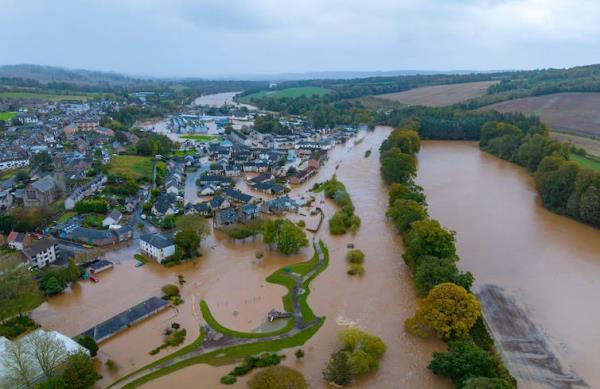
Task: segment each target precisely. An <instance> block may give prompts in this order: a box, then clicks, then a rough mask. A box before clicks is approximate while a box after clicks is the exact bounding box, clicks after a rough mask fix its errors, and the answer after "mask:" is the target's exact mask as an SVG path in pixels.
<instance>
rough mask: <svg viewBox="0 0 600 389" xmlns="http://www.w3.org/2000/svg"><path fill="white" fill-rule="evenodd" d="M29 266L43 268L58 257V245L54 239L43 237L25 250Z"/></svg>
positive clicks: (24, 254) (24, 253)
mask: <svg viewBox="0 0 600 389" xmlns="http://www.w3.org/2000/svg"><path fill="white" fill-rule="evenodd" d="M23 256H24V257H25V259H26V260H27V263H29V266H31V267H35V268H38V269H42V268H44V267H46V266H48V265H50V264H51V263H54V262H56V259H57V258H58V245H57V244H56V241H55V240H54V239H50V238H43V239H41V240H39V241H36V242H35V243H33V244H31V245H30V246H29V247H26V248H25V249H24V250H23Z"/></svg>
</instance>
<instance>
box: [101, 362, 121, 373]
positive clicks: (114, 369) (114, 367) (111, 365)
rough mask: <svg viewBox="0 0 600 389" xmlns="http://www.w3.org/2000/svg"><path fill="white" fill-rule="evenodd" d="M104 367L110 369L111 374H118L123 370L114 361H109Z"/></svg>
mask: <svg viewBox="0 0 600 389" xmlns="http://www.w3.org/2000/svg"><path fill="white" fill-rule="evenodd" d="M104 365H106V368H107V369H108V371H110V372H111V373H116V372H118V371H119V369H120V368H121V367H120V366H119V365H118V364H117V362H115V361H113V360H112V359H107V360H106V362H105V363H104Z"/></svg>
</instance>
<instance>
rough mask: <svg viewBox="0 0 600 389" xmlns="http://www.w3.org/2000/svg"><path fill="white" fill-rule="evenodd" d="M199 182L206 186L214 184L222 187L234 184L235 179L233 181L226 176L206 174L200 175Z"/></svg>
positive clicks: (200, 184)
mask: <svg viewBox="0 0 600 389" xmlns="http://www.w3.org/2000/svg"><path fill="white" fill-rule="evenodd" d="M197 184H198V185H199V186H204V185H206V184H214V185H218V186H221V187H222V186H229V185H231V184H233V181H231V178H229V177H225V176H219V175H205V176H200V178H198V181H197Z"/></svg>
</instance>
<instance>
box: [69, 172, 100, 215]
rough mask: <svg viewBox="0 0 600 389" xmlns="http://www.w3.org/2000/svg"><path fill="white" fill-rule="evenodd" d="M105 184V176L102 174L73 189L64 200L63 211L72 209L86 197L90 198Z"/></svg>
mask: <svg viewBox="0 0 600 389" xmlns="http://www.w3.org/2000/svg"><path fill="white" fill-rule="evenodd" d="M105 183H106V176H105V175H104V174H98V175H97V176H96V177H94V178H93V179H92V180H91V181H89V182H88V183H86V184H85V185H82V186H79V187H77V188H75V189H74V190H73V191H72V192H71V193H70V194H69V195H68V196H67V198H66V199H65V209H66V210H67V211H69V210H72V209H74V208H75V204H77V202H78V201H81V200H83V199H84V198H86V197H89V196H92V195H93V194H94V193H96V192H98V191H99V190H100V189H102V186H103V185H104V184H105Z"/></svg>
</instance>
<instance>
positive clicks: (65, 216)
mask: <svg viewBox="0 0 600 389" xmlns="http://www.w3.org/2000/svg"><path fill="white" fill-rule="evenodd" d="M75 215H77V212H75V211H67V212H65V213H63V214H62V215H60V217H59V218H58V219H57V220H56V221H57V222H58V223H64V222H66V221H67V220H69V219H70V218H72V217H73V216H75Z"/></svg>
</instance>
